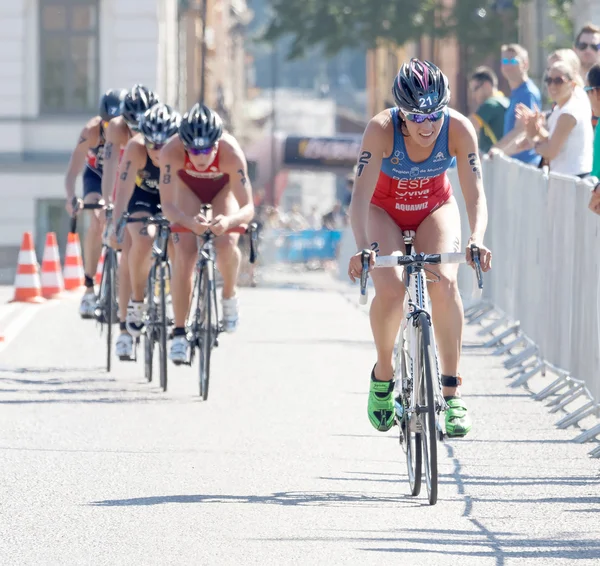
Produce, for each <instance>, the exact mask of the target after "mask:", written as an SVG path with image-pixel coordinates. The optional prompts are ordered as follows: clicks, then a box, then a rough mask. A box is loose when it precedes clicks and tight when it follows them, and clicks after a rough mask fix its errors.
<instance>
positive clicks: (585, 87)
mask: <svg viewBox="0 0 600 566" xmlns="http://www.w3.org/2000/svg"><path fill="white" fill-rule="evenodd" d="M597 88H600V86H584V87H583V90H584V91H585V92H592V91H593V90H596V89H597Z"/></svg>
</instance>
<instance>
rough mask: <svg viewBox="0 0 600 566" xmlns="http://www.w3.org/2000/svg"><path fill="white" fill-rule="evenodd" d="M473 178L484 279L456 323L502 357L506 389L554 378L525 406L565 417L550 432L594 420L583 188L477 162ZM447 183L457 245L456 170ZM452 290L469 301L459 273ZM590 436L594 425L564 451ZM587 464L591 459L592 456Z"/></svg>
mask: <svg viewBox="0 0 600 566" xmlns="http://www.w3.org/2000/svg"><path fill="white" fill-rule="evenodd" d="M483 170H484V184H485V190H486V197H487V204H488V213H489V224H488V231H487V234H486V244H487V245H488V247H489V248H490V249H491V250H492V252H493V254H494V257H493V269H492V271H491V272H489V274H486V278H485V286H484V295H483V298H482V300H481V301H478V302H476V303H475V304H473V305H470V306H469V307H468V308H466V310H465V317H466V320H467V322H469V323H471V324H481V325H482V328H481V330H480V331H479V334H480V335H481V336H488V340H487V342H486V343H485V346H487V347H495V350H494V352H493V353H494V354H495V355H502V354H509V357H508V358H507V359H506V361H505V362H504V366H505V367H506V369H507V370H510V373H509V374H508V376H507V377H509V378H511V379H512V380H513V381H512V382H511V387H519V386H524V385H526V384H527V383H528V381H529V380H530V379H531V378H532V377H533V376H535V375H536V374H540V373H541V374H542V375H546V374H547V373H551V374H553V375H554V376H555V380H554V381H553V382H552V383H550V384H549V385H548V386H547V387H546V388H545V389H543V390H542V391H540V392H539V393H537V394H536V395H534V399H536V400H540V401H541V400H545V399H548V398H550V397H551V396H552V400H551V401H550V402H549V405H548V406H549V407H551V412H553V413H554V412H558V411H561V410H563V411H565V412H566V415H565V416H563V418H561V419H560V420H559V421H558V422H557V423H556V425H557V426H558V427H559V428H567V427H570V426H575V425H579V423H580V422H581V421H582V420H583V419H585V418H588V417H590V416H596V417H600V404H599V402H598V400H600V348H599V339H600V331H599V328H598V326H599V321H600V308H599V300H600V286H599V283H600V279H599V274H600V269H599V268H600V253H599V250H600V218H599V217H598V216H597V215H595V214H593V213H592V212H590V211H589V209H588V201H589V194H590V193H589V186H586V184H585V182H584V181H581V180H580V179H578V178H576V177H568V176H563V175H557V174H553V173H551V174H550V175H545V174H544V173H543V172H542V171H541V170H539V169H535V168H533V167H530V166H528V165H524V164H522V163H520V162H518V161H515V160H512V159H508V158H504V157H495V158H494V159H493V160H487V159H486V160H485V161H484V165H483ZM450 178H451V181H452V185H453V187H454V189H455V191H454V194H455V196H456V198H457V201H458V203H459V207H460V209H461V218H462V223H463V243H464V242H466V240H467V238H468V236H469V226H468V217H467V215H466V209H465V203H464V200H463V198H462V193H461V190H460V183H459V182H458V175H457V173H456V170H453V171H450ZM459 285H460V287H461V292H462V294H463V296H468V295H469V294H470V292H471V291H472V285H473V280H472V277H470V276H469V274H467V273H465V271H464V270H463V271H462V273H461V274H460V275H459ZM574 376H577V378H575V377H574ZM575 401H577V403H578V406H577V407H576V408H575V409H573V410H571V412H569V411H568V409H567V407H568V406H569V405H570V404H571V403H573V402H575ZM597 436H600V424H598V425H596V426H592V427H591V428H589V429H588V430H584V431H583V432H582V433H581V434H579V436H577V437H576V438H575V439H574V441H576V442H586V441H588V440H592V439H594V438H595V437H597ZM590 455H592V456H594V457H600V446H598V447H597V448H595V449H594V450H592V451H591V452H590Z"/></svg>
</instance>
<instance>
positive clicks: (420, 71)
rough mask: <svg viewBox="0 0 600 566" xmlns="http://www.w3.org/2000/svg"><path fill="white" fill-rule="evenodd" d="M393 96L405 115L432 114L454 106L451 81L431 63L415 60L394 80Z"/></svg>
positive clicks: (403, 66)
mask: <svg viewBox="0 0 600 566" xmlns="http://www.w3.org/2000/svg"><path fill="white" fill-rule="evenodd" d="M392 94H393V95H394V100H395V101H396V105H397V106H398V108H400V110H402V111H403V112H408V113H417V114H432V113H433V112H438V111H439V110H441V109H442V108H444V107H445V106H447V105H448V103H449V102H450V87H449V86H448V78H447V77H446V75H444V73H442V71H440V69H439V67H437V66H436V65H434V64H433V63H430V62H429V61H421V60H419V59H414V58H413V59H411V60H410V61H409V62H408V63H404V64H403V65H402V67H400V71H398V75H397V76H396V79H395V80H394V86H393V87H392Z"/></svg>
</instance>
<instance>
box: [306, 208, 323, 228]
mask: <svg viewBox="0 0 600 566" xmlns="http://www.w3.org/2000/svg"><path fill="white" fill-rule="evenodd" d="M306 220H307V221H308V226H309V228H310V229H311V230H320V229H321V216H320V215H319V208H318V207H317V205H316V204H313V205H312V206H311V208H310V212H309V214H308V216H307V217H306Z"/></svg>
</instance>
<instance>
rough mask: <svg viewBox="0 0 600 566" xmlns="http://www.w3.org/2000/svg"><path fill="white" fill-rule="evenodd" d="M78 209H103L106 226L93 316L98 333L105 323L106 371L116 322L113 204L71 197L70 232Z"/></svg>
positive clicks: (116, 283)
mask: <svg viewBox="0 0 600 566" xmlns="http://www.w3.org/2000/svg"><path fill="white" fill-rule="evenodd" d="M80 210H105V212H106V228H105V231H104V234H103V236H102V248H103V253H104V264H103V266H102V278H101V280H100V287H99V289H98V294H97V296H96V309H95V311H94V317H95V318H96V320H97V321H98V322H99V323H100V333H102V332H103V331H104V324H106V325H107V326H106V328H107V330H106V371H107V372H110V370H111V361H112V327H113V324H116V323H117V322H118V317H117V285H118V279H117V269H118V265H119V262H118V257H117V251H116V250H114V249H113V248H111V247H110V246H109V245H108V226H109V225H110V220H111V218H112V211H113V205H112V204H109V205H106V204H104V203H102V202H99V203H94V204H82V203H81V201H80V200H78V199H77V198H75V199H73V216H72V217H71V232H72V233H75V232H76V231H77V213H78V212H79V211H80Z"/></svg>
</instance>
